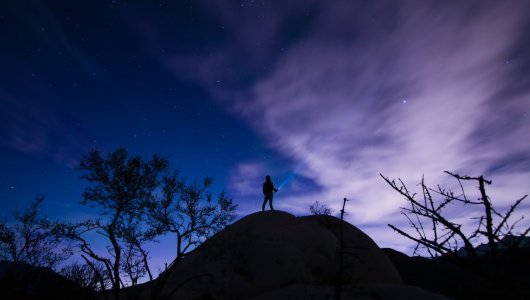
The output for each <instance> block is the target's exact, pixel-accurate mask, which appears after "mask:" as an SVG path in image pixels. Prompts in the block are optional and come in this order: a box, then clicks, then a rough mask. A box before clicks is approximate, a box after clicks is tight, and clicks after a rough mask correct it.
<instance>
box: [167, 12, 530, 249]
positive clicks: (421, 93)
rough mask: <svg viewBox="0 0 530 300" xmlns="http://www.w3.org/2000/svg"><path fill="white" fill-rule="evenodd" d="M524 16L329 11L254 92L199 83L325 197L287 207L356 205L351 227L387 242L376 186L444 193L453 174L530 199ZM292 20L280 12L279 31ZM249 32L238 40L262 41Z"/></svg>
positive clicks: (386, 211)
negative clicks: (480, 178) (521, 67)
mask: <svg viewBox="0 0 530 300" xmlns="http://www.w3.org/2000/svg"><path fill="white" fill-rule="evenodd" d="M299 6H300V7H299V8H300V9H302V8H304V7H307V6H306V5H302V4H299ZM302 6H304V7H302ZM221 11H223V10H222V9H221ZM528 11H529V5H528V3H527V2H525V1H504V2H499V1H458V2H451V3H448V2H443V3H440V2H438V1H404V2H403V1H402V2H399V4H398V3H393V2H392V3H387V2H384V1H376V2H375V3H374V4H369V5H368V4H361V3H356V2H355V1H333V2H330V3H329V4H327V5H325V6H322V7H321V9H320V10H319V12H318V16H317V17H315V21H314V23H313V24H312V26H311V27H310V28H309V29H308V30H309V31H310V32H308V33H307V34H305V35H304V37H303V38H300V39H299V40H297V41H296V42H293V43H292V44H290V46H289V47H287V48H285V49H283V48H282V53H281V54H280V55H278V57H277V58H276V59H275V60H274V64H273V66H272V67H271V71H270V72H268V73H267V74H266V75H265V76H263V77H261V78H260V79H259V80H257V81H256V82H255V83H254V84H252V85H251V86H250V87H248V88H244V89H242V88H239V89H235V90H234V89H227V88H224V87H223V86H222V85H219V84H216V83H215V82H213V80H211V78H208V79H207V80H203V81H202V83H203V84H204V86H206V87H208V88H209V90H210V91H211V92H212V94H213V95H215V96H216V97H217V98H218V99H219V100H220V101H223V103H229V104H230V105H231V107H232V110H233V112H234V113H235V114H237V115H239V116H241V117H243V118H244V119H245V120H247V121H248V123H249V124H250V125H251V126H253V127H254V128H255V129H256V130H257V131H258V132H260V133H261V134H262V135H263V136H264V137H265V138H266V139H267V140H268V141H269V143H270V145H271V146H272V147H274V148H275V149H277V151H278V152H279V153H281V155H283V156H285V157H288V158H289V159H292V160H293V161H294V162H296V163H297V164H299V166H300V169H299V171H298V172H299V173H300V174H301V175H302V176H305V177H308V178H311V179H312V180H313V181H314V182H315V183H316V184H317V185H318V186H320V187H321V189H320V190H319V192H317V193H311V194H307V195H305V196H300V195H297V196H296V197H295V196H293V197H288V196H286V198H284V199H283V203H282V204H281V205H283V208H285V209H288V210H290V211H293V212H295V213H297V212H300V211H301V210H300V208H301V207H302V206H301V205H300V203H304V204H305V203H311V202H312V201H314V200H320V201H328V202H329V203H330V204H331V205H332V206H338V203H337V202H339V203H340V199H342V198H343V197H348V198H350V199H351V200H352V201H351V202H350V203H349V205H350V211H351V214H350V216H349V219H350V221H352V222H353V223H354V224H357V225H361V226H365V227H366V228H370V229H369V230H370V231H372V232H371V233H372V234H373V235H375V238H376V240H377V237H381V238H384V236H385V234H386V233H383V231H381V227H379V226H376V225H377V224H380V223H381V220H385V219H389V218H392V219H393V218H394V217H395V216H396V215H397V213H398V211H399V206H400V205H402V199H400V198H399V197H398V196H397V194H396V193H394V192H393V191H391V190H390V188H389V187H388V186H386V184H385V183H384V182H383V181H382V179H381V178H380V177H379V173H383V174H384V175H387V176H389V177H391V178H396V177H401V178H403V179H404V180H405V182H406V183H409V184H410V185H414V184H416V183H417V182H418V181H419V180H420V179H421V176H422V174H425V176H426V178H427V180H428V182H430V183H431V184H433V185H434V184H436V183H442V184H443V183H446V182H447V179H448V177H447V176H445V175H443V171H444V170H451V171H455V172H461V173H466V174H470V175H478V174H485V175H486V176H489V177H490V178H491V179H493V180H494V183H495V184H497V185H494V186H493V188H492V190H494V189H495V188H497V187H499V188H500V189H501V190H502V192H503V193H504V194H502V195H498V196H499V198H496V199H495V200H494V201H498V202H496V203H497V204H498V205H501V206H503V205H506V204H507V203H508V202H509V201H512V200H514V199H516V198H517V196H520V195H521V194H522V193H528V182H530V139H528V138H527V137H528V132H530V121H529V120H530V116H529V111H530V101H529V99H530V90H529V89H524V88H521V87H520V86H518V87H517V91H515V88H516V87H515V86H514V85H513V82H514V80H513V79H514V76H515V74H516V71H517V66H518V64H520V63H523V62H522V61H521V60H523V59H525V58H524V57H523V56H517V55H514V53H517V51H514V48H515V47H521V44H520V40H521V38H523V37H524V35H525V34H526V33H525V32H526V31H525V28H524V26H526V25H527V23H528V21H529V20H528V18H527V16H528V14H527V12H528ZM220 15H221V17H223V16H224V14H223V13H220ZM287 16H288V14H284V13H283V10H280V9H279V10H278V13H277V14H276V15H275V18H272V19H273V21H275V22H280V23H281V22H282V17H287ZM232 22H235V21H232ZM239 22H240V23H238V25H239V26H234V28H247V29H248V28H261V27H260V25H256V22H250V21H248V20H247V21H245V20H244V18H241V19H239ZM267 28H269V29H270V28H275V29H274V30H276V29H277V30H281V26H278V27H274V26H272V27H267ZM274 30H273V29H271V31H268V32H269V33H270V32H274ZM234 32H235V34H240V35H241V39H242V41H243V42H245V43H248V44H250V43H254V42H255V41H256V38H255V37H252V36H248V37H247V36H246V35H244V34H241V33H240V32H239V31H237V30H236V29H234ZM264 38H265V40H266V41H265V42H264V43H265V44H266V45H271V44H274V43H273V42H271V40H269V39H272V40H273V41H278V35H275V34H268V35H265V37H264ZM523 46H525V47H527V49H528V48H530V45H523ZM249 47H250V46H249ZM218 50H219V51H220V53H225V51H228V50H227V49H226V48H223V49H218ZM263 51H264V50H263ZM269 51H272V50H270V49H269ZM523 52H524V51H523ZM225 54H226V57H231V54H232V53H229V52H226V53H225ZM215 62H216V63H214V64H212V65H211V67H212V68H214V69H216V70H218V69H219V65H218V62H219V60H215ZM229 62H230V61H229V60H227V63H229ZM201 68H202V71H201V73H204V68H205V65H202V66H201ZM206 69H207V67H206ZM174 70H175V71H176V72H177V73H179V74H182V70H181V69H178V68H177V69H174ZM206 73H207V72H206ZM518 76H521V74H518ZM525 76H527V78H528V76H529V75H528V74H525ZM199 80H200V79H199ZM238 168H241V166H239V167H238ZM253 170H254V171H255V170H256V169H253ZM235 172H236V173H237V172H238V169H236V171H235ZM525 187H526V190H525ZM247 188H250V187H247V186H244V187H241V190H246V189H247ZM471 188H473V187H471ZM495 196H497V195H495ZM501 196H502V197H501ZM497 199H498V200H497ZM304 210H305V207H304ZM524 212H525V213H526V215H530V210H529V209H528V208H526V209H525V211H524ZM384 223H385V224H386V222H384ZM381 225H384V224H381ZM376 229H377V230H376ZM385 230H387V229H385ZM385 232H386V231H385Z"/></svg>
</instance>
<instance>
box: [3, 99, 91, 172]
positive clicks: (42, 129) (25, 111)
mask: <svg viewBox="0 0 530 300" xmlns="http://www.w3.org/2000/svg"><path fill="white" fill-rule="evenodd" d="M0 100H1V101H2V103H3V105H4V108H5V110H4V111H3V112H2V113H0V117H1V118H2V120H3V122H4V126H3V127H2V130H0V137H1V141H2V142H1V143H0V145H2V146H5V147H8V148H10V149H13V150H16V151H18V152H20V153H23V154H25V155H28V156H32V157H39V158H46V159H48V158H50V159H53V160H54V161H55V162H57V163H60V164H63V165H66V166H68V167H74V166H76V165H77V164H78V160H79V157H80V155H81V154H83V153H84V152H86V151H87V150H88V149H90V147H91V144H90V143H89V142H88V141H87V139H86V138H84V135H83V133H82V132H80V130H79V129H78V128H75V127H74V126H72V124H71V123H72V122H67V121H66V120H68V117H64V118H62V120H63V121H61V118H59V117H58V116H57V115H56V114H54V113H53V112H52V111H51V110H50V109H49V108H48V107H45V106H43V105H42V104H40V103H31V102H24V101H20V99H17V98H16V97H14V96H12V95H10V94H8V93H6V92H4V91H2V90H0Z"/></svg>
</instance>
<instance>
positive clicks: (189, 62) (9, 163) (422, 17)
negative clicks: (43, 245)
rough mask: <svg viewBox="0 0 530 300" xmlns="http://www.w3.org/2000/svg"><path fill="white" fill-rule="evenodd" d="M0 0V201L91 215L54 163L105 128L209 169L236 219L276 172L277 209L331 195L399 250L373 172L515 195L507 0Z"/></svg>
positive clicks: (522, 189)
mask: <svg viewBox="0 0 530 300" xmlns="http://www.w3.org/2000/svg"><path fill="white" fill-rule="evenodd" d="M0 8H2V10H0V23H1V24H0V25H1V26H0V27H1V28H2V29H0V33H1V34H2V36H3V37H4V38H3V39H4V41H6V42H5V43H3V46H1V47H0V51H1V52H0V54H1V55H0V63H1V64H2V65H3V66H5V67H3V68H2V72H1V78H0V79H1V81H0V103H1V104H2V106H3V107H4V108H5V110H3V111H2V112H0V117H1V118H2V119H3V124H2V125H0V126H1V127H0V129H1V130H0V138H1V139H2V140H1V142H0V151H1V152H0V155H1V158H0V159H1V160H0V163H1V164H2V166H1V169H2V171H1V172H0V179H1V181H2V190H1V191H0V193H1V194H0V197H2V198H3V199H5V201H4V202H3V204H2V205H1V207H2V210H3V211H5V212H8V211H11V210H12V209H13V208H14V207H15V206H20V205H25V204H27V203H29V202H30V201H31V200H32V199H33V197H34V195H35V194H37V193H43V194H44V195H45V196H46V197H47V199H48V200H49V202H48V203H50V204H49V206H48V207H46V210H47V211H48V212H50V214H51V215H52V216H54V215H58V216H69V217H70V218H76V219H80V218H82V217H83V216H86V215H89V216H90V215H92V212H90V211H88V210H86V209H84V208H82V207H80V206H79V205H78V204H77V203H78V201H79V199H80V195H81V193H82V190H83V187H84V186H85V185H84V183H83V182H81V181H80V180H79V179H78V177H79V175H80V174H79V173H78V172H76V171H75V169H74V168H73V167H74V166H75V165H76V163H77V162H78V160H79V157H80V156H81V155H82V154H83V153H86V152H87V151H88V150H89V149H91V148H98V149H102V150H105V151H108V150H113V149H115V148H116V147H117V146H120V145H125V146H127V147H128V149H130V150H131V152H133V153H140V154H144V155H150V154H152V153H153V152H162V153H165V154H169V155H171V157H172V160H173V162H174V163H175V165H176V166H177V167H179V168H180V169H181V170H182V171H183V173H184V174H185V175H189V176H191V177H192V178H193V177H200V176H204V175H213V176H215V178H216V182H217V184H218V186H217V188H218V189H221V188H224V189H226V190H227V192H228V193H229V194H230V195H231V196H232V197H233V198H234V200H235V201H236V203H238V204H239V211H238V213H239V215H240V216H244V215H246V214H249V213H252V212H255V211H257V210H258V209H259V208H260V205H261V199H262V198H261V197H262V195H261V184H262V182H263V179H264V176H265V175H267V174H269V175H271V177H272V178H273V181H274V182H275V183H276V184H277V185H279V184H280V183H281V181H282V180H283V179H285V178H287V177H288V176H289V174H293V173H294V174H295V176H294V177H293V179H292V181H290V182H289V183H288V184H287V185H286V186H285V188H284V189H283V190H282V191H280V192H279V193H278V194H276V198H275V207H276V208H277V209H281V210H285V211H288V212H290V213H293V214H296V215H302V214H307V213H308V212H309V210H308V207H309V205H310V204H312V203H313V202H314V201H316V200H318V201H321V202H324V203H327V204H328V205H329V206H331V207H332V208H333V209H334V210H335V212H338V210H339V209H340V208H339V207H340V205H341V204H342V199H343V198H344V197H346V198H348V199H350V200H351V201H350V202H348V204H347V207H346V210H347V212H348V215H347V220H348V221H349V222H351V223H352V224H354V225H356V226H358V227H360V228H361V229H362V230H364V231H365V232H367V233H368V234H369V235H370V236H371V237H372V238H373V239H374V240H375V241H376V243H378V244H379V245H380V246H381V247H393V248H395V249H398V250H402V251H405V252H407V253H410V249H411V247H412V246H413V245H412V244H411V243H410V242H409V241H408V240H406V239H404V238H401V237H399V236H398V235H397V234H396V233H394V232H392V231H391V230H390V229H389V228H388V227H387V226H386V224H387V223H393V224H404V221H405V219H404V218H403V217H402V216H401V215H400V214H399V207H400V206H402V205H403V204H404V201H403V199H402V198H400V197H399V196H398V195H397V193H395V192H394V191H392V190H391V188H390V187H389V186H387V185H386V183H385V182H384V181H383V180H382V179H381V178H380V177H379V173H382V174H384V175H385V176H388V177H390V178H398V177H399V178H402V179H403V180H404V181H405V183H407V184H408V185H409V187H411V188H415V187H416V184H417V183H418V182H419V181H420V180H421V177H422V175H425V178H426V181H427V183H428V184H429V185H431V186H435V185H436V184H438V183H440V184H448V185H449V186H452V187H454V186H455V182H454V181H451V180H450V178H449V176H447V175H444V174H443V171H445V170H448V171H452V172H456V173H460V174H462V175H464V174H465V175H471V176H478V175H481V174H483V175H485V176H486V178H488V179H491V180H493V186H491V187H489V194H490V196H491V198H492V201H493V203H494V205H496V206H497V207H498V208H499V209H500V210H501V211H503V210H504V209H506V208H507V206H508V205H509V204H511V203H512V202H513V201H514V200H516V199H518V198H519V197H521V196H522V195H525V194H528V193H529V192H530V138H529V137H530V134H529V132H530V115H529V114H530V35H529V34H528V33H529V32H530V17H529V16H530V2H528V1H526V0H509V1H493V0H491V1H490V0H465V1H456V0H455V1H434V0H421V1H420V0H417V1H412V0H409V1H390V0H389V1H352V0H344V1H340V0H334V1H316V0H314V1H313V0H305V1H281V3H280V2H278V1H206V0H204V1H181V2H178V3H171V2H166V1H144V2H142V1H131V2H129V1H119V0H117V1H96V2H91V1H89V2H83V1H80V2H76V3H69V2H64V3H62V2H55V1H33V2H32V4H28V3H25V2H24V1H21V2H18V1H14V0H13V1H7V2H5V3H3V4H2V7H0ZM466 188H467V190H468V191H469V192H470V193H471V194H472V195H473V193H474V192H475V186H474V184H470V185H469V186H467V187H466ZM527 202H528V201H527ZM449 213H450V214H451V216H452V218H453V219H454V220H456V221H458V222H462V223H463V224H467V223H469V218H470V217H471V216H474V215H476V212H472V213H468V212H463V211H460V210H454V211H450V212H449ZM519 213H520V214H524V215H526V216H527V217H529V216H530V205H529V204H528V203H524V204H523V207H522V209H521V210H520V211H519ZM525 222H526V223H525ZM528 224H529V223H528V221H527V220H525V221H523V222H521V225H527V226H528ZM168 243H170V242H168ZM169 248H171V247H169ZM155 253H156V250H155ZM161 255H162V254H160V255H159V256H158V258H157V259H159V260H160V263H162V262H163V261H167V260H169V259H167V260H165V259H164V257H162V256H161Z"/></svg>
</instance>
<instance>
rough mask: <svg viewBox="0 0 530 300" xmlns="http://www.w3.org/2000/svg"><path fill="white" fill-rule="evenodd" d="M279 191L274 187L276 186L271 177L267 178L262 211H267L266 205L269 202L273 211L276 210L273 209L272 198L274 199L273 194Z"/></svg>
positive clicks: (264, 185) (264, 184) (264, 186)
mask: <svg viewBox="0 0 530 300" xmlns="http://www.w3.org/2000/svg"><path fill="white" fill-rule="evenodd" d="M277 191H278V189H277V188H275V187H274V184H273V183H272V181H271V177H270V176H268V175H267V176H266V177H265V182H264V183H263V195H264V197H263V205H262V206H261V211H264V210H265V204H266V203H267V201H269V206H270V207H271V210H274V208H272V198H273V192H277Z"/></svg>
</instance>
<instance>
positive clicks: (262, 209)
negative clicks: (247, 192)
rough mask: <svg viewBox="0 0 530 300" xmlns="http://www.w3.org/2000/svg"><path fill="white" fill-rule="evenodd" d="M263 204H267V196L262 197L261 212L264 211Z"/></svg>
mask: <svg viewBox="0 0 530 300" xmlns="http://www.w3.org/2000/svg"><path fill="white" fill-rule="evenodd" d="M265 203H267V194H265V195H264V196H263V204H262V205H261V211H265Z"/></svg>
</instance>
